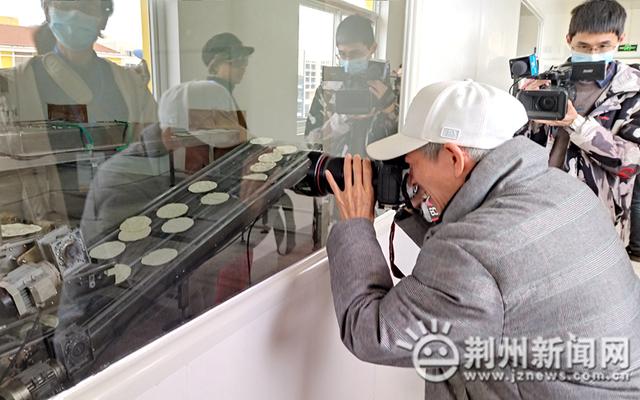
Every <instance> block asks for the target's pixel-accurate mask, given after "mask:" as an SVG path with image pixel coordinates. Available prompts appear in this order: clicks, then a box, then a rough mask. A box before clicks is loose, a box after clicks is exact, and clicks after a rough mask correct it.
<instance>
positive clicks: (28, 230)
mask: <svg viewBox="0 0 640 400" xmlns="http://www.w3.org/2000/svg"><path fill="white" fill-rule="evenodd" d="M41 230H42V227H41V226H40V225H25V224H8V225H2V226H1V227H0V235H2V237H4V238H11V237H16V236H24V235H31V234H32V233H37V232H40V231H41Z"/></svg>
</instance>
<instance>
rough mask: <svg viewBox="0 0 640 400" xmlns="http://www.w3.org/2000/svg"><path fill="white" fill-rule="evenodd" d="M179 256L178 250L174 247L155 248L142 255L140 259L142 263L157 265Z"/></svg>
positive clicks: (150, 265)
mask: <svg viewBox="0 0 640 400" xmlns="http://www.w3.org/2000/svg"><path fill="white" fill-rule="evenodd" d="M177 256H178V251H177V250H174V249H168V248H167V249H158V250H154V251H152V252H151V253H149V254H147V255H146V256H144V257H142V260H141V261H140V262H141V263H142V265H146V266H149V267H157V266H159V265H163V264H166V263H168V262H169V261H171V260H173V259H174V258H176V257H177Z"/></svg>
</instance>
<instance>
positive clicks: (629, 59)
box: [619, 0, 640, 63]
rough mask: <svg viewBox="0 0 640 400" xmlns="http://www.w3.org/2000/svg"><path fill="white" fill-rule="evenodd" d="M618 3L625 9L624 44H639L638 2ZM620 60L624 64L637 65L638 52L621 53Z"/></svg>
mask: <svg viewBox="0 0 640 400" xmlns="http://www.w3.org/2000/svg"><path fill="white" fill-rule="evenodd" d="M620 3H621V4H622V5H623V6H624V7H625V8H626V9H627V14H628V18H627V26H626V29H625V31H626V33H627V39H626V40H625V42H626V43H631V44H640V0H622V1H620ZM619 56H621V57H620V58H621V60H622V61H623V62H626V63H639V62H640V51H636V52H634V53H621V54H619Z"/></svg>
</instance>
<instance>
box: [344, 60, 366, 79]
mask: <svg viewBox="0 0 640 400" xmlns="http://www.w3.org/2000/svg"><path fill="white" fill-rule="evenodd" d="M340 66H341V67H342V68H344V72H346V73H347V74H351V75H358V74H364V73H365V72H367V69H368V68H369V60H368V59H367V58H357V59H355V60H340Z"/></svg>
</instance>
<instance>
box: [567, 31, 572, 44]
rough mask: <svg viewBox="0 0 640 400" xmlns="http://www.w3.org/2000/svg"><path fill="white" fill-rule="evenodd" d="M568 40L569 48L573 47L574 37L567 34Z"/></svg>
mask: <svg viewBox="0 0 640 400" xmlns="http://www.w3.org/2000/svg"><path fill="white" fill-rule="evenodd" d="M566 38H567V44H568V45H569V46H571V41H572V40H573V38H572V37H571V35H569V34H568V33H567V37H566Z"/></svg>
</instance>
